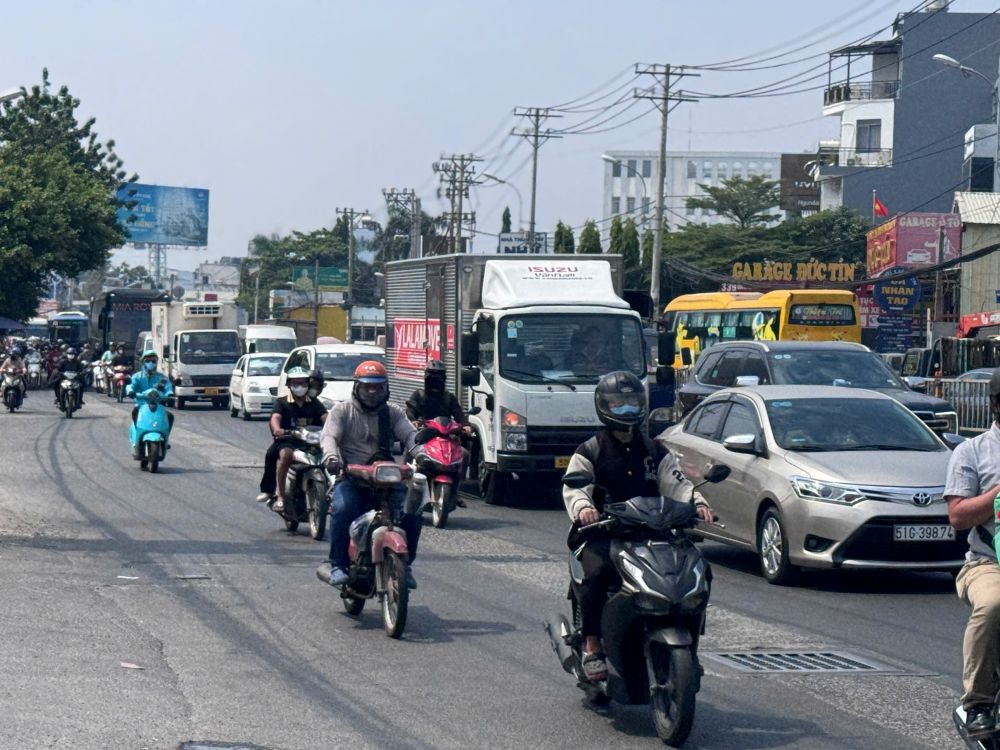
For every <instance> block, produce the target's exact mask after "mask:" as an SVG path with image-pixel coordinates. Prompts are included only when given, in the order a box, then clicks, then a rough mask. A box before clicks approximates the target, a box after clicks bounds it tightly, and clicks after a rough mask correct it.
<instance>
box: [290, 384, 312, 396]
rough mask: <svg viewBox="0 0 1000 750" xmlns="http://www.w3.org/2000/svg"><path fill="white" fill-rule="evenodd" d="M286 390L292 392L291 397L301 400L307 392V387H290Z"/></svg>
mask: <svg viewBox="0 0 1000 750" xmlns="http://www.w3.org/2000/svg"><path fill="white" fill-rule="evenodd" d="M288 390H290V391H291V392H292V395H293V396H295V398H302V397H303V396H305V395H306V394H307V393H308V392H309V386H307V385H291V386H289V387H288Z"/></svg>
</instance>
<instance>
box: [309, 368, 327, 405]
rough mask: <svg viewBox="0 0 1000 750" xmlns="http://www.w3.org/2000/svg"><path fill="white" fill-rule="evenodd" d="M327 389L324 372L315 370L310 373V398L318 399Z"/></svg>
mask: <svg viewBox="0 0 1000 750" xmlns="http://www.w3.org/2000/svg"><path fill="white" fill-rule="evenodd" d="M325 387H326V377H325V376H324V375H323V371H322V370H320V369H318V368H313V369H312V370H310V371H309V398H313V399H318V398H319V397H320V394H321V393H323V388H325Z"/></svg>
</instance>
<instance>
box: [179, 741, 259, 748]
mask: <svg viewBox="0 0 1000 750" xmlns="http://www.w3.org/2000/svg"><path fill="white" fill-rule="evenodd" d="M223 748H225V750H267V748H265V747H261V746H260V745H248V744H246V743H236V744H232V743H229V742H198V741H192V742H185V743H184V744H183V745H181V747H180V750H222V749H223Z"/></svg>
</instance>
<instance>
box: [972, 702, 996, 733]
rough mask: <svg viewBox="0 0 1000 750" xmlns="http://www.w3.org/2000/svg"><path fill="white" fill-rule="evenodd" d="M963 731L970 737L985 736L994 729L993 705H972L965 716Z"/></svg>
mask: <svg viewBox="0 0 1000 750" xmlns="http://www.w3.org/2000/svg"><path fill="white" fill-rule="evenodd" d="M965 731H966V732H968V734H969V738H970V739H976V738H978V737H985V736H986V735H988V734H992V733H993V732H994V731H996V720H995V719H994V718H993V706H972V707H971V708H969V709H968V712H967V713H966V716H965Z"/></svg>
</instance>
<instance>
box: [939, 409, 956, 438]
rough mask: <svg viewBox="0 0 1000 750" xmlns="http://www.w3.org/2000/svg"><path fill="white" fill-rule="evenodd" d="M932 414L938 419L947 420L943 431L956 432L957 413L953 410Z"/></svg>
mask: <svg viewBox="0 0 1000 750" xmlns="http://www.w3.org/2000/svg"><path fill="white" fill-rule="evenodd" d="M934 416H935V417H937V418H938V419H946V420H948V428H947V429H946V430H945V432H954V433H957V432H958V414H956V413H955V412H953V411H939V412H938V413H937V414H935V415H934Z"/></svg>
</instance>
